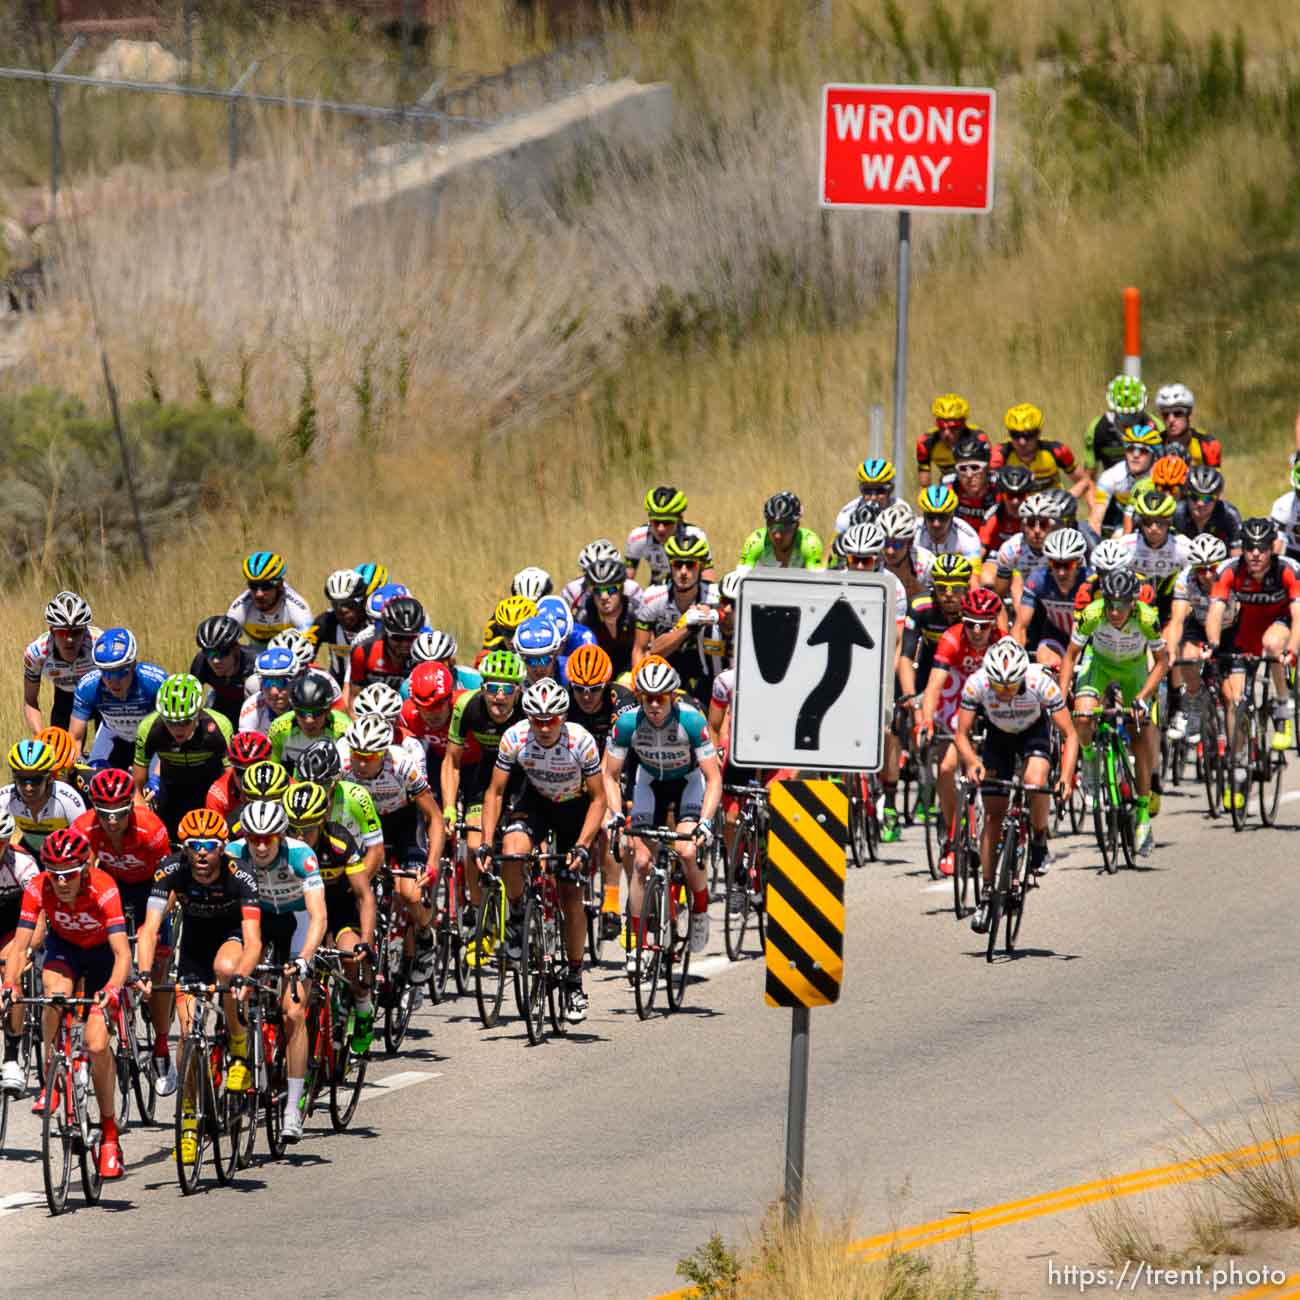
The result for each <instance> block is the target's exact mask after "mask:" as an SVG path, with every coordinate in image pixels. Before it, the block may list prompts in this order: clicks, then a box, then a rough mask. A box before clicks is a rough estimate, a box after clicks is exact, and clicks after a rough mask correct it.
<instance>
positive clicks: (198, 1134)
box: [173, 1039, 211, 1196]
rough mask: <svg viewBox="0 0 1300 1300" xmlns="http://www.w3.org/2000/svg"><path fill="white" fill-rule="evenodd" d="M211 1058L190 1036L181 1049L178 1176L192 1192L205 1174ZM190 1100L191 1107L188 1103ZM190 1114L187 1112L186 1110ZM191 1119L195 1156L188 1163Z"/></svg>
mask: <svg viewBox="0 0 1300 1300" xmlns="http://www.w3.org/2000/svg"><path fill="white" fill-rule="evenodd" d="M208 1082H209V1079H208V1058H207V1053H206V1052H205V1051H204V1050H203V1048H202V1044H200V1043H197V1042H195V1041H194V1040H193V1039H186V1041H185V1046H184V1048H183V1049H182V1051H181V1068H180V1071H179V1075H178V1079H177V1085H176V1118H175V1120H174V1122H173V1127H174V1129H175V1132H176V1178H177V1181H178V1182H179V1183H180V1185H181V1191H182V1192H184V1194H185V1195H186V1196H192V1195H193V1194H194V1193H195V1192H197V1191H198V1190H199V1184H200V1183H201V1181H202V1174H203V1155H204V1152H205V1151H206V1150H207V1146H208V1138H209V1136H210V1119H211V1117H210V1116H209V1115H208V1112H207V1105H208V1092H209V1089H208ZM187 1102H188V1107H187V1104H186V1103H187ZM187 1109H188V1110H189V1111H190V1114H188V1115H187V1114H186V1110H187ZM187 1119H193V1121H194V1129H193V1136H194V1159H193V1161H191V1162H190V1163H188V1164H187V1163H186V1162H185V1159H184V1154H183V1151H182V1146H183V1139H184V1137H185V1132H186V1123H185V1121H186V1120H187Z"/></svg>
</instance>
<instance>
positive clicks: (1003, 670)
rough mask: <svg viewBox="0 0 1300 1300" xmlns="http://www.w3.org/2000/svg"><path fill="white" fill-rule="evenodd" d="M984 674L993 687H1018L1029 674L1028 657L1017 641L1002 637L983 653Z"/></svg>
mask: <svg viewBox="0 0 1300 1300" xmlns="http://www.w3.org/2000/svg"><path fill="white" fill-rule="evenodd" d="M984 673H985V675H986V676H987V677H988V679H989V681H990V682H991V683H992V684H993V685H994V686H1018V685H1019V684H1020V683H1021V682H1023V681H1024V680H1025V677H1026V676H1027V675H1028V673H1029V656H1028V655H1027V654H1026V653H1025V647H1024V646H1022V645H1021V644H1020V642H1019V641H1015V640H1013V639H1012V638H1011V637H1009V636H1004V637H1003V638H1002V639H1001V640H1000V641H994V643H993V644H992V645H991V646H989V648H988V650H986V651H985V653H984Z"/></svg>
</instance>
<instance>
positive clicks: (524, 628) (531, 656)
mask: <svg viewBox="0 0 1300 1300" xmlns="http://www.w3.org/2000/svg"><path fill="white" fill-rule="evenodd" d="M562 642H563V638H562V637H561V635H560V629H559V628H557V627H556V626H555V624H554V623H553V622H552V621H551V620H550V619H549V618H547V617H546V616H545V615H544V614H534V615H533V617H532V618H529V619H525V620H524V621H523V622H522V623H520V625H519V626H518V628H517V629H516V630H515V635H514V639H513V641H512V642H511V645H512V647H513V649H514V652H515V654H517V655H518V656H519V657H520V659H522V660H523V662H524V684H525V685H526V686H527V685H530V684H531V683H533V682H538V681H541V680H542V678H543V677H550V678H553V679H554V680H556V681H558V682H560V683H561V684H563V682H564V681H565V680H567V679H566V678H565V676H564V660H563V658H562V657H561V655H560V646H561V644H562Z"/></svg>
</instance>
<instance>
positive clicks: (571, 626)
mask: <svg viewBox="0 0 1300 1300" xmlns="http://www.w3.org/2000/svg"><path fill="white" fill-rule="evenodd" d="M537 613H538V615H539V616H540V617H542V618H549V619H550V620H551V622H552V623H554V624H555V628H556V631H557V632H559V634H560V654H561V655H562V656H563V657H564V658H566V659H567V658H568V657H569V656H570V655H571V654H572V653H573V652H574V651H575V650H576V649H577V648H578V647H579V646H580V645H591V644H593V643H594V642H595V640H596V634H595V632H593V631H592V630H591V628H589V627H588V626H587V625H586V624H585V623H582V622H579V621H578V620H577V619H576V618H575V617H574V614H573V609H572V608H571V607H570V605H569V602H568V601H567V600H565V599H564V598H563V597H562V596H543V597H542V598H541V600H539V601H538V602H537Z"/></svg>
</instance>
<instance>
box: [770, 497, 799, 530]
mask: <svg viewBox="0 0 1300 1300" xmlns="http://www.w3.org/2000/svg"><path fill="white" fill-rule="evenodd" d="M763 518H764V519H766V520H767V522H768V523H769V524H797V523H798V522H799V520H800V519H802V518H803V503H802V502H801V501H800V500H799V498H798V497H797V496H795V494H794V493H793V492H778V493H777V494H776V495H775V496H770V497H768V499H767V500H766V501H765V502H764V503H763Z"/></svg>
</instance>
